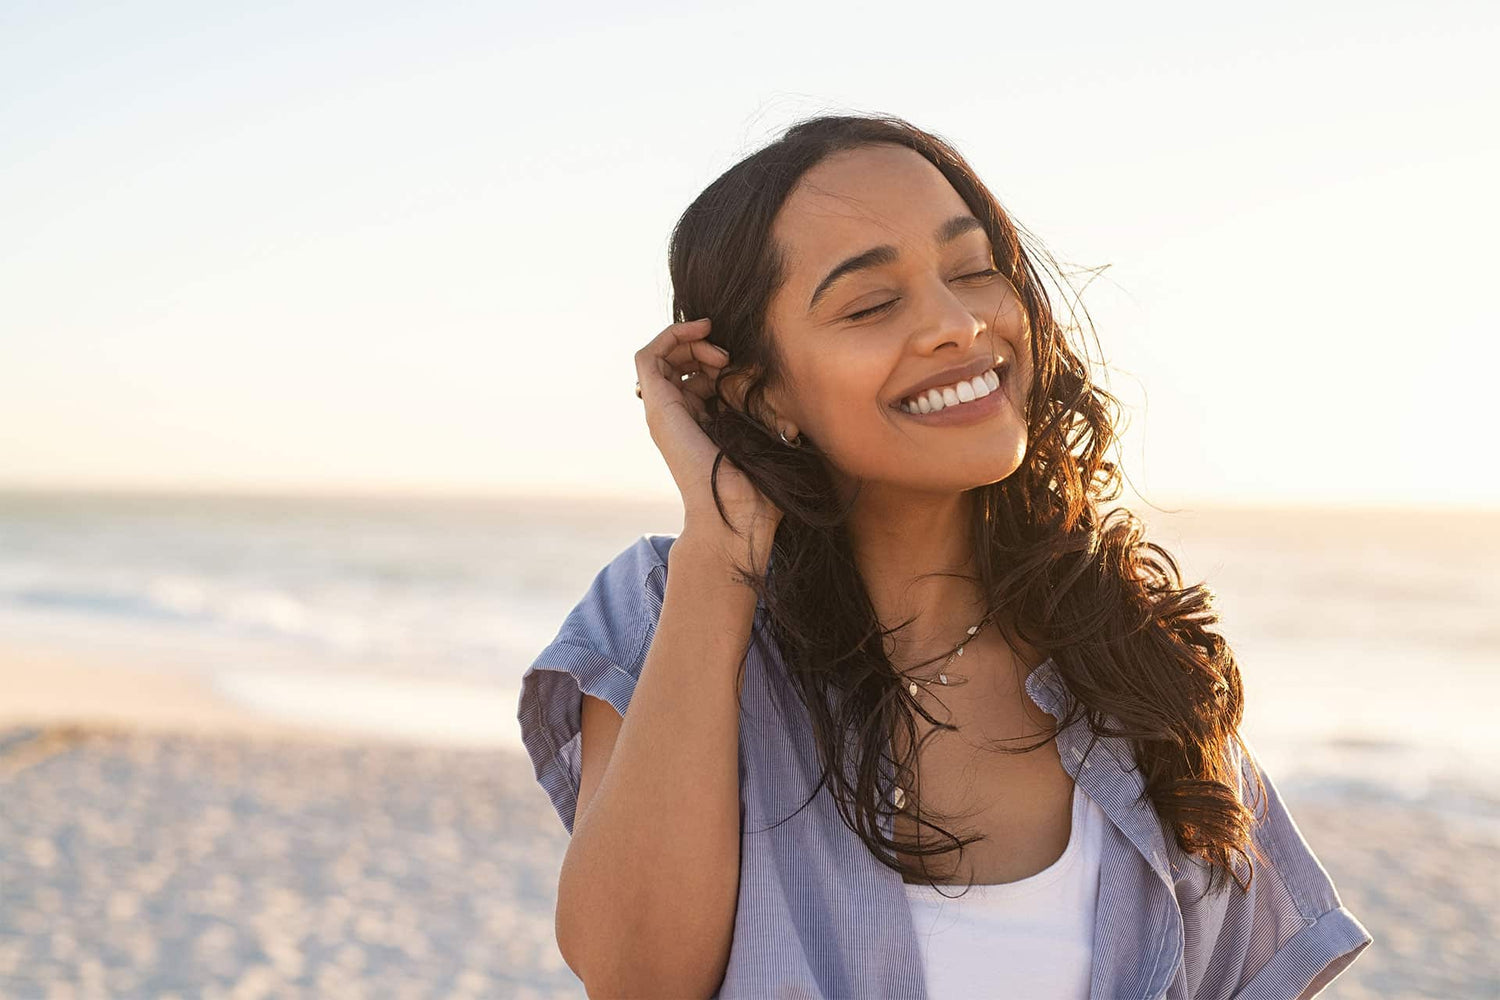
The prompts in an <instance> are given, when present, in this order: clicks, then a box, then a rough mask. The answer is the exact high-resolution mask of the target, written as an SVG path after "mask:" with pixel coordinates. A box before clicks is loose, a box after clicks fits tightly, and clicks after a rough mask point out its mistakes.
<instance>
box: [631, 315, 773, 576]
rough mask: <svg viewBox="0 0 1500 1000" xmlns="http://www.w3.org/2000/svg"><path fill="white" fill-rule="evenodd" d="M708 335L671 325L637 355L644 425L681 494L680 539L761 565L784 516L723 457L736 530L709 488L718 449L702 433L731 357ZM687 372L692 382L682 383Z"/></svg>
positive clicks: (693, 323)
mask: <svg viewBox="0 0 1500 1000" xmlns="http://www.w3.org/2000/svg"><path fill="white" fill-rule="evenodd" d="M708 331H709V320H708V319H707V318H704V319H696V320H690V321H688V322H686V323H673V324H672V325H671V326H668V327H667V328H666V329H664V330H662V332H661V333H659V334H657V335H656V337H654V338H653V339H652V340H651V342H650V343H648V344H647V345H646V346H645V347H643V348H641V349H640V350H639V351H637V352H636V354H635V370H636V374H637V375H638V376H639V377H640V384H641V400H642V401H643V402H644V403H645V404H646V426H647V427H648V428H650V430H651V440H652V441H654V442H656V447H657V449H658V450H659V451H660V452H661V454H662V457H663V458H664V459H666V462H667V468H668V469H669V470H670V471H671V473H672V478H673V480H675V481H676V483H677V489H678V491H679V492H680V493H681V494H682V507H683V518H684V519H683V534H684V535H687V534H689V533H691V534H693V536H694V537H698V538H704V539H707V540H710V541H711V542H712V543H716V544H719V545H721V546H723V547H724V549H725V551H726V553H741V554H749V555H750V556H751V557H752V559H753V560H754V562H755V565H756V566H757V567H763V566H764V562H765V559H764V557H765V555H766V554H767V553H769V551H770V548H771V539H772V538H773V537H774V536H775V534H776V527H777V525H778V524H780V523H781V511H780V510H778V509H777V508H776V507H775V505H773V504H772V503H771V502H770V501H769V500H767V499H766V498H765V496H764V495H763V494H762V493H761V492H760V491H759V490H758V489H756V488H755V486H754V485H753V484H752V483H751V482H750V480H749V479H748V478H747V477H746V476H745V474H744V473H743V472H742V471H740V469H739V467H738V466H736V465H735V464H734V463H733V462H731V461H730V460H729V459H728V458H725V459H724V461H723V462H722V463H720V465H719V497H720V499H721V500H722V501H723V503H724V511H725V513H726V514H727V515H728V517H729V524H730V526H731V527H732V528H733V530H732V531H731V530H730V527H726V525H725V524H724V519H723V518H722V517H720V515H719V511H718V508H717V507H716V506H715V504H714V498H713V490H712V487H711V486H710V483H709V475H710V474H711V472H712V470H713V464H714V458H715V457H717V455H718V454H719V447H718V445H716V444H714V442H713V441H712V439H710V438H709V436H708V435H707V434H706V433H704V431H703V426H702V425H703V422H704V421H705V420H707V419H708V410H707V405H706V402H705V401H706V400H707V399H708V398H709V397H710V396H712V395H713V394H714V386H713V383H714V379H715V378H716V377H717V376H718V374H719V372H720V371H721V370H722V369H723V368H724V366H725V365H727V364H728V363H729V355H728V353H727V352H725V351H724V349H723V348H721V347H718V346H717V345H715V344H710V343H709V342H708V341H707V340H706V339H705V338H706V337H707V336H708ZM683 375H690V376H691V377H690V378H688V379H687V380H686V381H683V380H682V376H683Z"/></svg>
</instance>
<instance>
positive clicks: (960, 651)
mask: <svg viewBox="0 0 1500 1000" xmlns="http://www.w3.org/2000/svg"><path fill="white" fill-rule="evenodd" d="M958 655H959V656H963V655H964V648H963V647H962V646H959V647H958Z"/></svg>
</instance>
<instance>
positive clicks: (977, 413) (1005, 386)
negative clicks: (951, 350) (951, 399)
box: [896, 363, 1011, 427]
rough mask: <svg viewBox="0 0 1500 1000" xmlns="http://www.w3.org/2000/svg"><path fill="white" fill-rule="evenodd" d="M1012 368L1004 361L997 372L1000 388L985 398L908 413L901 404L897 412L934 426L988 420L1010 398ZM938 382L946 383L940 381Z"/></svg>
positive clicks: (957, 424) (949, 425)
mask: <svg viewBox="0 0 1500 1000" xmlns="http://www.w3.org/2000/svg"><path fill="white" fill-rule="evenodd" d="M1010 369H1011V366H1010V365H1008V364H1004V363H1002V364H1001V365H1000V366H999V370H998V371H996V372H995V374H996V375H997V376H998V377H999V379H1000V388H998V389H996V390H995V391H994V392H992V393H990V394H989V395H988V396H985V397H984V398H983V399H976V400H974V401H973V402H971V403H960V404H959V405H957V406H945V407H943V408H942V409H941V410H937V411H934V412H932V413H907V412H906V411H905V410H903V409H901V407H899V406H897V407H896V412H897V413H899V414H901V416H903V417H906V418H907V419H908V420H916V421H918V422H920V423H924V424H928V425H931V426H933V427H952V426H959V425H963V424H972V423H977V422H979V421H981V420H987V419H989V418H990V417H993V416H994V415H995V414H997V413H999V412H1000V410H1001V408H1002V407H1004V405H1005V403H1006V401H1007V400H1009V399H1010V382H1011V378H1010V376H1011V371H1010ZM938 384H939V385H944V384H946V383H942V382H939V383H938ZM903 398H904V397H903Z"/></svg>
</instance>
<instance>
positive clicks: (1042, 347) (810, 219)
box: [518, 116, 1372, 1000]
mask: <svg viewBox="0 0 1500 1000" xmlns="http://www.w3.org/2000/svg"><path fill="white" fill-rule="evenodd" d="M670 268H671V276H672V282H673V288H674V303H673V309H674V313H675V315H676V317H677V319H678V322H675V323H673V324H672V325H670V326H668V327H667V328H666V329H665V330H663V331H662V332H661V334H660V335H658V336H657V337H655V338H654V339H652V340H651V342H650V343H648V344H647V345H646V346H645V347H644V348H642V349H641V350H640V351H639V352H638V353H637V355H636V369H637V371H636V374H637V376H638V378H639V383H638V388H637V394H638V395H639V396H640V397H641V399H642V401H643V403H644V407H645V415H646V423H647V426H648V427H649V429H650V433H651V436H652V440H653V441H654V442H655V443H656V445H657V447H658V448H659V450H660V451H661V453H662V455H663V457H664V459H665V461H666V463H667V466H668V468H669V469H670V471H671V473H672V476H673V478H674V480H675V481H676V484H677V486H678V488H679V490H680V491H681V493H682V500H683V508H684V520H683V529H682V531H681V533H680V534H678V535H677V536H675V537H674V536H665V535H649V536H643V537H642V538H641V539H639V540H638V541H637V542H636V543H635V544H634V545H632V546H631V547H630V548H628V549H627V550H626V551H625V552H623V553H621V554H620V556H619V557H617V558H616V559H615V560H613V561H612V562H611V563H610V564H609V565H608V566H606V567H605V568H604V570H603V571H602V572H601V573H600V574H599V576H598V577H597V578H596V579H595V581H594V584H593V586H592V587H591V589H590V590H589V592H588V594H586V595H585V597H584V599H583V600H582V601H581V602H580V604H579V605H578V607H577V608H575V609H574V611H573V613H572V614H571V615H570V616H569V617H568V619H567V621H566V622H564V624H563V627H562V629H561V631H560V632H559V635H558V637H557V639H556V640H555V641H554V642H553V643H552V644H551V645H549V646H548V648H547V649H546V650H544V651H543V652H542V653H541V654H540V655H539V656H538V657H537V659H536V661H535V663H533V665H532V666H531V668H530V669H529V670H528V671H527V672H526V674H525V676H524V679H523V682H522V692H521V699H520V706H519V715H518V717H519V720H520V723H521V729H522V735H523V739H524V741H525V744H526V747H527V749H528V752H529V753H530V755H531V757H532V760H533V762H534V764H535V766H536V770H537V777H538V780H539V781H540V782H541V783H542V785H543V787H544V788H545V789H546V790H547V792H548V793H549V795H550V796H551V799H552V802H553V804H554V806H555V807H556V808H557V811H558V814H559V816H560V817H561V819H562V821H563V823H564V825H565V826H566V828H567V829H568V831H569V833H570V834H571V835H572V840H571V841H570V844H569V848H568V852H567V855H566V858H565V860H564V863H563V867H562V872H561V878H560V881H559V886H558V909H557V936H558V945H559V948H560V950H561V952H562V954H563V957H564V958H565V959H566V961H567V962H568V964H569V966H570V967H571V968H572V969H573V970H574V971H575V972H577V973H578V975H579V976H580V978H582V980H583V982H584V983H585V985H586V986H587V988H588V990H589V993H590V994H591V995H594V996H611V997H614V996H661V997H667V996H671V997H686V996H710V995H718V996H721V997H730V996H734V997H752V996H757V997H758V996H778V997H790V996H797V997H815V996H834V997H885V996H889V997H923V996H951V997H960V996H962V997H978V996H1003V997H1048V998H1054V997H1058V998H1060V997H1077V998H1084V997H1093V998H1104V997H1108V998H1116V997H1127V996H1128V997H1162V996H1166V997H1173V998H1179V997H1180V998H1189V997H1191V998H1214V1000H1221V998H1227V997H1240V996H1243V997H1251V996H1254V997H1267V998H1269V997H1287V998H1294V997H1299V996H1302V997H1306V996H1312V995H1313V994H1315V993H1317V992H1318V991H1319V990H1320V989H1322V988H1323V987H1324V986H1326V985H1327V983H1328V982H1330V981H1331V980H1332V979H1333V978H1334V977H1335V976H1336V975H1337V974H1338V973H1339V972H1340V971H1342V970H1343V969H1344V968H1346V967H1347V966H1348V965H1349V964H1350V963H1351V962H1352V961H1353V960H1354V958H1355V956H1357V955H1358V954H1359V953H1360V952H1361V951H1362V950H1363V949H1364V948H1365V947H1366V946H1368V944H1369V943H1370V942H1371V940H1372V938H1371V937H1370V935H1369V933H1368V932H1367V931H1366V930H1365V928H1364V927H1363V926H1362V925H1361V924H1360V923H1359V921H1358V920H1357V919H1356V918H1355V917H1354V916H1353V915H1352V914H1351V913H1350V912H1349V911H1348V910H1347V909H1346V908H1345V907H1344V906H1343V905H1342V903H1341V901H1340V899H1339V897H1338V894H1337V892H1336V890H1335V888H1334V886H1333V885H1332V883H1331V882H1330V881H1329V879H1328V877H1327V875H1326V873H1325V872H1324V871H1323V869H1322V867H1321V866H1320V865H1319V864H1318V862H1317V859H1316V858H1315V857H1314V855H1313V854H1312V852H1311V851H1310V849H1309V848H1308V846H1307V844H1306V843H1305V842H1304V841H1303V840H1302V838H1301V836H1300V834H1299V833H1298V832H1297V829H1296V826H1295V824H1294V823H1293V822H1292V820H1291V818H1290V817H1289V816H1288V814H1287V813H1286V810H1285V808H1284V807H1283V806H1282V804H1281V802H1280V800H1279V798H1278V796H1277V795H1276V791H1275V788H1274V786H1273V785H1272V784H1271V783H1270V781H1269V779H1268V778H1266V776H1265V774H1264V771H1263V770H1262V769H1261V768H1260V767H1259V765H1258V764H1256V763H1255V762H1254V757H1253V755H1252V754H1250V753H1249V752H1248V747H1247V746H1246V745H1245V744H1244V742H1243V741H1242V740H1241V739H1240V738H1239V736H1238V732H1237V727H1238V724H1239V722H1240V720H1241V717H1242V713H1243V704H1242V699H1241V693H1242V691H1241V683H1240V674H1239V669H1238V667H1237V666H1236V663H1235V659H1234V656H1233V654H1232V652H1231V651H1230V649H1229V647H1228V646H1227V645H1226V644H1225V642H1224V640H1223V639H1222V638H1221V637H1220V636H1219V635H1217V634H1215V633H1214V632H1213V631H1211V630H1210V628H1209V626H1211V625H1212V624H1214V623H1215V622H1216V621H1217V618H1216V616H1215V615H1214V614H1213V612H1212V610H1211V606H1210V605H1211V594H1210V592H1209V591H1208V590H1207V589H1205V588H1204V587H1202V586H1191V587H1183V586H1182V585H1181V583H1180V580H1179V579H1178V573H1177V567H1176V564H1175V562H1173V560H1172V558H1171V557H1170V555H1168V554H1167V553H1166V552H1164V551H1162V550H1161V549H1159V548H1157V547H1156V546H1154V545H1152V544H1150V543H1148V542H1145V541H1143V539H1142V534H1141V529H1140V524H1139V522H1138V521H1137V520H1136V519H1135V518H1134V517H1133V516H1131V515H1130V514H1129V513H1128V512H1126V511H1123V510H1116V511H1112V512H1110V514H1108V515H1101V514H1100V512H1099V505H1100V503H1101V501H1105V500H1109V499H1113V498H1114V497H1116V496H1118V495H1119V474H1118V471H1117V469H1116V466H1115V465H1114V464H1113V463H1111V462H1110V461H1108V460H1107V459H1106V458H1105V453H1106V451H1107V450H1108V448H1109V447H1110V446H1111V445H1112V444H1113V442H1114V439H1115V429H1114V426H1113V424H1114V416H1115V414H1116V412H1117V409H1118V403H1117V401H1116V400H1115V399H1114V398H1113V397H1111V396H1110V395H1109V394H1108V393H1107V392H1106V391H1104V390H1103V389H1102V388H1100V387H1099V386H1097V385H1095V384H1093V383H1092V382H1091V380H1090V375H1089V368H1088V366H1087V364H1086V363H1085V360H1084V359H1083V358H1081V357H1080V356H1078V355H1077V354H1075V353H1074V351H1073V349H1072V348H1071V346H1070V345H1069V344H1068V343H1067V341H1066V339H1065V337H1064V331H1063V330H1062V329H1061V328H1060V326H1059V323H1058V322H1057V320H1056V319H1055V318H1054V316H1053V313H1052V310H1051V306H1050V303H1049V301H1048V297H1047V294H1046V291H1045V290H1044V288H1043V287H1042V283H1041V280H1040V278H1039V275H1038V270H1037V267H1036V265H1035V262H1034V261H1033V260H1032V258H1031V256H1030V255H1029V254H1028V251H1027V249H1026V248H1025V247H1023V241H1022V236H1021V233H1020V230H1019V229H1018V227H1017V226H1016V225H1015V224H1014V223H1013V222H1012V221H1011V220H1010V219H1009V218H1008V217H1007V215H1006V214H1005V212H1004V211H1003V210H1002V208H1001V207H1000V205H999V203H998V202H997V201H996V199H995V198H994V196H993V195H992V194H991V193H990V192H989V191H988V190H987V189H986V188H985V187H984V185H983V184H982V183H981V182H980V181H979V180H978V178H977V177H976V176H975V174H974V172H973V171H972V169H971V168H970V167H969V166H968V164H967V163H966V162H965V161H964V160H963V158H962V157H961V156H960V155H959V154H958V153H957V152H956V151H955V150H953V149H952V148H951V147H950V146H949V145H948V144H946V143H945V142H943V141H942V140H941V139H939V138H938V137H935V136H933V135H931V134H929V133H926V132H924V131H922V130H920V129H917V128H915V127H914V126H912V125H910V124H908V123H906V122H904V121H901V120H899V119H896V118H892V117H884V116H882V117H876V116H870V117H864V116H848V117H824V118H816V119H812V120H808V121H804V122H801V123H799V124H797V125H795V126H794V127H792V128H791V129H789V130H788V131H787V132H786V133H785V134H784V135H783V136H782V137H781V138H780V139H778V140H777V141H776V142H774V143H772V144H770V145H769V146H767V147H766V148H764V149H762V150H760V151H758V152H757V153H755V154H754V155H752V156H750V157H748V158H747V159H745V160H744V161H742V162H741V163H738V164H736V165H735V166H734V167H732V168H731V169H730V170H728V171H727V172H726V173H725V174H724V175H723V176H721V177H720V178H719V179H718V180H716V181H715V182H714V183H713V184H711V185H710V186H709V187H708V188H707V189H706V190H705V191H704V192H703V193H702V194H701V195H700V196H699V197H698V199H697V200H696V201H694V202H693V204H692V205H691V206H689V208H688V209H687V211H686V213H684V215H683V217H682V219H681V220H680V222H679V223H678V226H677V228H676V230H675V232H674V234H673V239H672V244H671V249H670ZM690 317H691V318H690ZM627 709H628V712H627ZM940 886H941V887H961V888H962V889H963V890H964V891H963V892H962V893H960V894H957V895H955V894H953V893H949V892H945V891H944V889H943V888H939V887H940Z"/></svg>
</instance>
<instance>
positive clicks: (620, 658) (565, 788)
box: [516, 535, 675, 836]
mask: <svg viewBox="0 0 1500 1000" xmlns="http://www.w3.org/2000/svg"><path fill="white" fill-rule="evenodd" d="M673 541H675V537H674V536H671V535H642V536H641V537H640V538H639V539H637V540H636V541H635V542H634V543H632V544H631V545H630V546H629V547H628V548H626V549H625V550H624V551H623V552H621V553H620V554H619V555H617V556H615V557H614V559H612V560H610V562H609V564H608V565H606V566H605V567H604V568H603V569H602V570H600V571H599V573H598V575H597V576H595V577H594V580H593V582H592V583H591V584H590V585H589V588H588V590H587V592H586V593H584V595H583V598H582V599H581V600H580V601H579V602H578V604H577V605H576V606H575V607H574V608H573V610H572V611H571V612H569V613H568V616H567V618H565V619H564V620H563V623H562V627H561V628H560V629H559V630H558V633H557V637H556V638H554V639H553V640H552V642H551V643H549V644H548V645H547V647H546V648H545V649H543V650H542V651H541V652H540V653H539V654H537V657H536V659H535V660H533V661H532V664H531V666H530V667H528V668H527V669H526V672H525V673H524V674H522V675H521V694H520V700H519V705H518V708H517V712H516V719H517V721H518V722H519V723H520V730H521V743H522V745H523V746H524V747H525V748H526V753H527V754H528V755H529V756H530V757H531V764H532V768H533V769H534V770H535V772H536V778H537V781H538V782H540V784H541V786H542V788H543V789H544V790H545V791H546V793H547V795H548V797H549V798H551V800H552V805H553V808H555V809H556V810H557V815H558V818H559V819H561V820H562V823H563V826H564V827H565V828H566V829H567V831H568V835H569V836H572V834H573V816H574V813H575V811H576V810H577V807H578V786H579V781H580V776H581V773H582V772H581V753H580V751H581V747H582V734H581V725H582V710H583V696H584V695H585V694H590V695H593V696H594V697H595V698H599V699H602V700H603V701H607V702H609V703H610V705H612V706H614V709H615V711H617V712H619V713H620V714H621V715H622V716H623V715H624V714H625V710H626V708H627V707H629V705H630V696H631V694H632V692H634V690H635V684H636V681H637V680H638V679H639V678H640V676H641V667H642V666H643V665H644V662H645V659H646V653H647V651H648V650H649V649H650V645H651V636H652V635H653V634H654V633H655V632H656V623H657V620H658V619H659V618H660V617H661V608H662V601H663V598H664V596H665V593H666V574H667V563H666V559H667V552H668V550H669V549H670V548H671V545H672V542H673Z"/></svg>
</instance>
